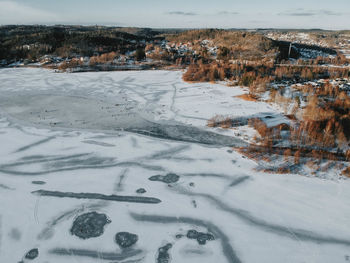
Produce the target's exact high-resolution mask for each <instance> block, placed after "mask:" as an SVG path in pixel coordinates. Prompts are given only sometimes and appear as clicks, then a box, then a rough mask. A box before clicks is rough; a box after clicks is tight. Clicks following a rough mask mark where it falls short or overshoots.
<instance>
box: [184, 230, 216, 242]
mask: <svg viewBox="0 0 350 263" xmlns="http://www.w3.org/2000/svg"><path fill="white" fill-rule="evenodd" d="M186 236H187V238H189V239H196V240H197V242H198V244H199V245H205V244H206V243H207V241H211V240H215V238H214V236H213V235H212V234H210V233H203V232H198V231H196V230H194V229H192V230H188V232H187V235H186Z"/></svg>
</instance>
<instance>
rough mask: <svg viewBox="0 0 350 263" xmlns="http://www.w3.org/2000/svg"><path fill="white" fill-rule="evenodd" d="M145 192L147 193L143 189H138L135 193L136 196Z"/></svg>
mask: <svg viewBox="0 0 350 263" xmlns="http://www.w3.org/2000/svg"><path fill="white" fill-rule="evenodd" d="M146 192H147V191H146V190H145V188H139V189H137V190H136V193H138V194H144V193H146Z"/></svg>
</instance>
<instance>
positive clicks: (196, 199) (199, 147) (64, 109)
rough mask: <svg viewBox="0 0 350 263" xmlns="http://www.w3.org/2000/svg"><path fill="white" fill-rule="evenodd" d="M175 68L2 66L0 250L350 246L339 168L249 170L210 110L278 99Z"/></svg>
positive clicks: (101, 253)
mask: <svg viewBox="0 0 350 263" xmlns="http://www.w3.org/2000/svg"><path fill="white" fill-rule="evenodd" d="M181 74H182V73H181V72H176V71H140V72H137V71H136V72H135V71H133V72H107V73H106V72H102V73H81V74H57V73H54V72H52V71H48V70H43V69H3V70H1V71H0V83H1V84H0V92H1V93H0V109H1V118H0V145H1V147H0V156H1V158H0V195H1V198H0V262H20V261H23V262H50V263H56V262H58V263H60V262H62V263H63V262H88V263H89V262H191V263H193V262H201V263H204V262H252V263H255V262H276V263H280V262H290V263H295V262H307V263H308V262H317V263H319V262H324V263H329V262H347V260H349V256H350V224H349V222H350V209H349V206H350V183H349V181H348V180H339V181H335V180H322V179H319V178H308V177H304V176H298V175H295V174H289V175H272V174H266V173H262V172H257V171H255V170H254V168H256V166H257V164H256V163H255V162H254V161H253V160H249V159H247V158H243V156H241V155H240V154H239V153H237V152H235V151H232V149H231V148H230V147H228V146H225V144H226V143H227V144H232V145H236V144H238V145H239V144H241V143H242V141H241V140H240V139H237V138H235V137H234V132H233V131H232V133H231V134H230V133H228V132H226V133H220V132H219V133H218V132H214V131H213V130H211V129H210V128H207V127H205V126H206V123H207V120H208V119H210V118H211V117H213V116H214V115H216V114H222V115H229V116H245V115H257V114H259V113H261V114H267V113H270V114H271V115H276V114H279V113H278V112H277V111H276V110H274V109H273V108H272V107H271V106H269V105H268V104H265V103H263V102H248V101H243V100H241V99H239V98H236V97H235V96H237V95H240V94H243V93H244V91H243V90H242V89H240V88H237V87H236V88H231V87H227V86H224V85H217V84H208V83H207V84H189V83H185V82H183V81H182V80H181ZM196 138H199V139H196ZM157 175H158V176H157ZM175 175H177V176H178V177H177V176H175ZM154 176H156V177H154ZM151 177H152V178H153V179H152V180H150V179H149V178H151ZM154 178H155V179H154ZM164 178H166V179H164ZM162 180H163V181H162ZM141 188H143V189H144V190H145V192H144V191H137V190H139V189H141ZM142 192H144V193H142ZM93 212H95V213H93ZM86 215H93V216H96V215H99V218H98V220H97V219H96V218H97V217H96V218H95V219H96V220H95V221H93V220H92V221H91V222H90V221H89V222H90V223H89V224H88V226H87V229H81V231H82V232H84V235H86V236H88V237H89V238H81V237H79V236H77V235H75V234H74V233H75V232H74V231H73V228H72V227H73V226H75V228H74V229H76V228H77V226H78V223H77V220H78V218H79V220H81V219H82V218H83V217H79V216H86ZM103 215H105V216H106V217H104V216H103ZM90 219H91V218H90ZM92 219H93V218H92ZM104 220H105V221H104ZM86 222H87V221H86ZM189 230H196V231H198V232H201V233H202V236H201V238H205V237H211V235H212V236H213V237H214V240H211V238H208V240H206V241H203V240H202V239H200V238H198V239H197V240H196V239H195V238H194V239H193V238H192V237H191V238H188V237H190V235H188V231H189ZM78 231H79V228H78ZM121 232H122V233H124V232H127V233H132V234H135V235H137V240H136V243H135V244H132V245H130V247H128V248H123V247H121V246H119V245H118V244H117V243H116V241H115V240H116V234H117V233H121ZM190 233H193V232H190ZM205 234H210V235H209V236H206V235H205ZM89 235H91V236H89ZM187 236H188V237H187ZM134 241H135V239H134ZM204 243H205V244H204ZM130 244H131V243H130ZM168 244H171V245H168ZM32 249H38V250H37V251H38V254H37V255H36V253H35V252H36V250H33V251H31V250H32ZM29 251H31V253H28V252H29ZM27 253H28V254H27ZM34 256H36V258H35V259H33V260H31V259H30V257H34ZM162 260H163V261H162Z"/></svg>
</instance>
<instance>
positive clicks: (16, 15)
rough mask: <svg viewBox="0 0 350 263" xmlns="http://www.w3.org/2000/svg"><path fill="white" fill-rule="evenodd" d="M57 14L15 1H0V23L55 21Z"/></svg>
mask: <svg viewBox="0 0 350 263" xmlns="http://www.w3.org/2000/svg"><path fill="white" fill-rule="evenodd" d="M57 21H59V17H58V16H57V15H56V14H53V13H50V12H47V11H44V10H41V9H37V8H33V7H30V6H26V5H23V4H19V3H17V2H15V1H0V24H3V25H4V24H31V23H33V24H34V23H55V22H57Z"/></svg>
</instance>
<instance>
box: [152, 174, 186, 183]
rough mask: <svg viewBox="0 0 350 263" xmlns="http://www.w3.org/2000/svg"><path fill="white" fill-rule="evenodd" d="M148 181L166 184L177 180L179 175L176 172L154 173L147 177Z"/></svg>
mask: <svg viewBox="0 0 350 263" xmlns="http://www.w3.org/2000/svg"><path fill="white" fill-rule="evenodd" d="M148 179H149V180H150V181H158V182H163V183H166V184H171V183H176V182H177V181H179V179H180V176H178V175H177V174H173V173H169V174H167V175H154V176H151V177H150V178H148Z"/></svg>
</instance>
